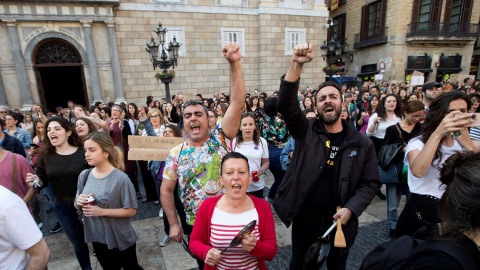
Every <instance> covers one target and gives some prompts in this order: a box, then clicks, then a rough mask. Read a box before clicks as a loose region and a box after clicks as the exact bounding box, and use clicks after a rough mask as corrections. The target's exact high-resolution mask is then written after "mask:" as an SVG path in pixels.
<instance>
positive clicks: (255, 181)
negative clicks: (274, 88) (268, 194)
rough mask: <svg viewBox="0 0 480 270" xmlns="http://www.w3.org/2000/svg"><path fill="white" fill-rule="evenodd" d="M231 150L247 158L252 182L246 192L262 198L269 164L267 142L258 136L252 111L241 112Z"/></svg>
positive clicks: (258, 132)
mask: <svg viewBox="0 0 480 270" xmlns="http://www.w3.org/2000/svg"><path fill="white" fill-rule="evenodd" d="M232 151H234V152H238V153H241V154H243V155H244V156H246V157H247V158H248V165H249V168H250V175H251V176H252V182H251V184H250V185H248V188H247V193H249V194H251V195H253V196H255V197H257V198H261V199H263V198H264V197H263V189H264V188H265V181H264V180H263V176H264V175H265V173H266V172H267V170H268V167H269V166H270V161H269V158H268V144H267V141H266V140H265V139H264V138H261V137H260V131H259V130H258V126H257V123H256V122H255V114H254V113H251V112H250V113H243V114H242V119H241V122H240V130H239V131H238V133H237V136H236V137H235V139H233V142H232Z"/></svg>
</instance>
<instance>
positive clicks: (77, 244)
mask: <svg viewBox="0 0 480 270" xmlns="http://www.w3.org/2000/svg"><path fill="white" fill-rule="evenodd" d="M55 214H56V216H57V219H58V221H59V222H60V225H62V229H63V231H64V232H65V234H66V235H67V237H68V239H69V240H70V242H71V243H72V245H73V250H74V251H75V256H77V260H78V263H79V264H80V267H81V268H82V270H91V269H92V266H91V264H90V255H89V252H88V245H87V244H86V243H85V236H84V231H83V225H82V223H81V222H80V221H79V220H78V215H77V209H76V208H75V207H74V206H73V202H57V203H56V205H55Z"/></svg>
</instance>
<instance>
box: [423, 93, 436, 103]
mask: <svg viewBox="0 0 480 270" xmlns="http://www.w3.org/2000/svg"><path fill="white" fill-rule="evenodd" d="M437 96H438V95H437ZM425 98H426V99H428V100H430V101H433V100H434V99H435V98H436V97H433V96H432V95H428V94H427V91H425Z"/></svg>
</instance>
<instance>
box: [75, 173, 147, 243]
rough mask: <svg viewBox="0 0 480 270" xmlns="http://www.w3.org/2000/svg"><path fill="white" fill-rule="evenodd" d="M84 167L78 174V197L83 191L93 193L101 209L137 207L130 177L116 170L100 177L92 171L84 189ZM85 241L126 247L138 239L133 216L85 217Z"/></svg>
mask: <svg viewBox="0 0 480 270" xmlns="http://www.w3.org/2000/svg"><path fill="white" fill-rule="evenodd" d="M86 172H87V170H84V171H83V172H82V173H81V174H80V175H79V176H78V187H77V197H78V196H79V195H80V194H91V193H93V198H94V199H95V204H96V205H98V206H99V207H101V208H107V209H117V208H135V209H136V208H137V207H138V204H137V198H136V196H135V189H134V188H133V185H132V183H131V182H130V179H129V178H128V176H127V175H126V174H125V173H123V172H122V171H120V170H118V169H115V170H113V171H112V172H111V173H110V174H109V175H107V176H105V177H103V178H96V177H95V176H93V173H91V172H90V174H89V176H88V180H87V184H86V185H85V188H84V184H83V183H84V181H85V179H84V178H85V173H86ZM84 226H85V242H87V243H88V242H99V243H102V244H106V245H108V248H109V249H113V248H118V249H119V250H125V249H127V248H129V247H131V246H132V245H133V244H135V242H136V241H137V238H138V237H137V234H136V233H135V231H134V230H133V227H132V224H131V219H130V218H110V217H85V218H84Z"/></svg>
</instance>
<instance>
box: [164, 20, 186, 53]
mask: <svg viewBox="0 0 480 270" xmlns="http://www.w3.org/2000/svg"><path fill="white" fill-rule="evenodd" d="M174 37H175V38H176V40H177V42H179V43H181V44H182V46H180V48H179V50H178V55H179V56H187V49H186V44H185V27H169V28H168V29H167V33H166V34H165V44H166V47H167V48H168V44H169V43H170V42H171V41H173V38H174Z"/></svg>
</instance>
